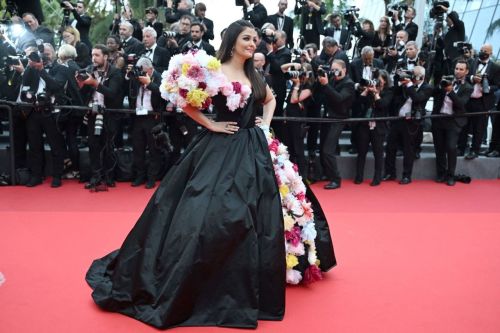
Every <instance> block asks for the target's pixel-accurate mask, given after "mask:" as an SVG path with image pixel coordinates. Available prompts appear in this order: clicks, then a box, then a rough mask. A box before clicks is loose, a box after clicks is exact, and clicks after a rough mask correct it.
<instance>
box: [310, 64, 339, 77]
mask: <svg viewBox="0 0 500 333" xmlns="http://www.w3.org/2000/svg"><path fill="white" fill-rule="evenodd" d="M316 73H317V75H318V76H326V77H328V78H330V77H332V76H340V74H341V73H340V71H339V70H338V69H335V70H332V69H331V67H330V66H329V65H321V66H319V67H318V70H317V71H316Z"/></svg>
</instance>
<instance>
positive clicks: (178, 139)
mask: <svg viewBox="0 0 500 333" xmlns="http://www.w3.org/2000/svg"><path fill="white" fill-rule="evenodd" d="M165 122H166V123H167V126H168V134H169V135H170V140H171V141H172V146H173V147H174V150H173V151H172V153H171V154H170V156H169V166H168V169H169V168H170V167H171V166H172V165H174V163H175V162H177V160H178V159H179V157H181V151H182V149H183V148H186V147H187V146H188V144H189V143H190V142H191V140H192V139H193V138H194V136H195V135H196V133H197V128H198V127H197V125H196V122H195V121H194V120H192V119H191V118H189V117H187V116H184V115H182V114H176V115H175V116H173V117H167V119H166V120H165Z"/></svg>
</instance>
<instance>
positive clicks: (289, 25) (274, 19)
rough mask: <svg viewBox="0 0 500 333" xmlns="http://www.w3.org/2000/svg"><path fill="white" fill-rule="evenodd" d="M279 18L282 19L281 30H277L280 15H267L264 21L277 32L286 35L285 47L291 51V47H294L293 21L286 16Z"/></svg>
mask: <svg viewBox="0 0 500 333" xmlns="http://www.w3.org/2000/svg"><path fill="white" fill-rule="evenodd" d="M281 17H282V18H283V19H284V22H283V28H282V29H279V24H278V19H279V18H280V15H278V14H274V15H269V16H268V17H267V19H266V22H269V23H272V25H274V27H275V28H276V29H277V30H282V31H284V32H285V33H286V46H287V47H288V48H289V49H293V45H294V42H293V20H292V19H291V18H290V17H288V16H286V15H283V16H281Z"/></svg>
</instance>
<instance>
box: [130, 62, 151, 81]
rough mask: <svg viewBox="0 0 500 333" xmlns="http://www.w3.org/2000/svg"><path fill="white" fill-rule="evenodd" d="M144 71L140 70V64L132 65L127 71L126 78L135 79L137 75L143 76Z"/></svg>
mask: <svg viewBox="0 0 500 333" xmlns="http://www.w3.org/2000/svg"><path fill="white" fill-rule="evenodd" d="M145 75H146V73H145V72H144V71H143V70H142V66H137V65H134V67H132V69H131V70H130V71H129V72H127V78H129V79H136V78H138V77H139V76H145Z"/></svg>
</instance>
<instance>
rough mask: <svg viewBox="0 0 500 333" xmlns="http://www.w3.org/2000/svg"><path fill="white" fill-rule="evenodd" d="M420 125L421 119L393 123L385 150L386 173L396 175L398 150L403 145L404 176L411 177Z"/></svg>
mask: <svg viewBox="0 0 500 333" xmlns="http://www.w3.org/2000/svg"><path fill="white" fill-rule="evenodd" d="M419 127H420V122H419V121H414V120H406V119H401V120H396V121H393V122H392V123H391V128H390V130H389V135H388V137H387V145H386V151H385V173H386V174H390V175H394V176H395V175H396V152H397V150H398V146H399V144H402V146H403V178H404V177H408V178H411V174H412V170H413V161H414V160H415V139H416V137H417V133H418V130H419Z"/></svg>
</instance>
